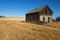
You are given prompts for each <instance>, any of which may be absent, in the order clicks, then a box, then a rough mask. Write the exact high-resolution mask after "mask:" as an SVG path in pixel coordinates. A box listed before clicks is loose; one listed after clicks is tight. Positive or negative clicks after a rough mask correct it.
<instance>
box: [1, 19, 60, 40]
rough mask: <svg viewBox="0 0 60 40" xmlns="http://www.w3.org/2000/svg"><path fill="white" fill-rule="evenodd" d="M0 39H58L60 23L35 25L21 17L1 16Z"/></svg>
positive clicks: (59, 38)
mask: <svg viewBox="0 0 60 40" xmlns="http://www.w3.org/2000/svg"><path fill="white" fill-rule="evenodd" d="M6 19H8V20H6ZM10 19H11V20H10ZM54 26H55V27H54ZM0 40H60V23H58V22H57V23H54V22H52V23H48V24H44V25H37V24H32V23H26V22H23V19H21V18H19V19H18V20H17V18H15V19H13V18H3V20H2V18H1V20H0Z"/></svg>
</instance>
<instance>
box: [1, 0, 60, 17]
mask: <svg viewBox="0 0 60 40" xmlns="http://www.w3.org/2000/svg"><path fill="white" fill-rule="evenodd" d="M43 5H48V6H49V7H50V8H51V10H52V11H53V18H55V17H56V16H60V0H0V15H2V16H12V17H25V14H26V13H27V12H28V11H29V10H31V9H34V8H37V7H41V6H43Z"/></svg>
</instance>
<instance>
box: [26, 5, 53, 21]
mask: <svg viewBox="0 0 60 40" xmlns="http://www.w3.org/2000/svg"><path fill="white" fill-rule="evenodd" d="M52 14H53V12H52V10H51V9H50V8H49V6H47V5H46V6H42V7H39V8H35V9H33V10H31V11H29V12H28V13H27V14H26V21H27V22H51V21H52Z"/></svg>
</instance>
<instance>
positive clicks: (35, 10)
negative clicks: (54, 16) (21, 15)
mask: <svg viewBox="0 0 60 40" xmlns="http://www.w3.org/2000/svg"><path fill="white" fill-rule="evenodd" d="M46 7H48V5H45V6H42V7H39V8H35V9H33V10H30V11H29V12H28V13H27V14H31V13H35V12H41V11H42V10H43V9H44V8H46ZM48 8H49V7H48ZM49 9H50V8H49ZM50 11H51V12H52V10H51V9H50ZM52 13H53V12H52Z"/></svg>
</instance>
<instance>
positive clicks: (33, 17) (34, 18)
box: [26, 13, 39, 22]
mask: <svg viewBox="0 0 60 40" xmlns="http://www.w3.org/2000/svg"><path fill="white" fill-rule="evenodd" d="M26 21H29V22H39V13H32V14H26Z"/></svg>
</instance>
